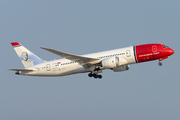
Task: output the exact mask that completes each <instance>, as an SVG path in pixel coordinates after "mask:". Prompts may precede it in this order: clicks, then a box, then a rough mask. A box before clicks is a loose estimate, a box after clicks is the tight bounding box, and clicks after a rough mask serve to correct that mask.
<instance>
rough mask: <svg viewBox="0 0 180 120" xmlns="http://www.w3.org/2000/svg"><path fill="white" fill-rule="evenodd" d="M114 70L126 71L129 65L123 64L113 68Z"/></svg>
mask: <svg viewBox="0 0 180 120" xmlns="http://www.w3.org/2000/svg"><path fill="white" fill-rule="evenodd" d="M112 70H113V71H114V72H120V71H126V70H129V65H122V66H119V67H116V68H113V69H112Z"/></svg>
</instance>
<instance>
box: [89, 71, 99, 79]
mask: <svg viewBox="0 0 180 120" xmlns="http://www.w3.org/2000/svg"><path fill="white" fill-rule="evenodd" d="M88 76H89V77H94V78H96V79H97V78H99V79H101V78H102V75H98V74H92V72H91V73H89V74H88Z"/></svg>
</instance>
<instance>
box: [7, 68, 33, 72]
mask: <svg viewBox="0 0 180 120" xmlns="http://www.w3.org/2000/svg"><path fill="white" fill-rule="evenodd" d="M8 70H12V71H24V72H31V71H34V69H8Z"/></svg>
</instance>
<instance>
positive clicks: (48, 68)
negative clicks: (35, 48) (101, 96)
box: [9, 42, 174, 79]
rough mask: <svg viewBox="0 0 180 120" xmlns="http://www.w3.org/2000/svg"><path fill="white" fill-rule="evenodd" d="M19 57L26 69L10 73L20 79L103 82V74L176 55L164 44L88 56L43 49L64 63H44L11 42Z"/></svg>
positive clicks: (139, 46)
mask: <svg viewBox="0 0 180 120" xmlns="http://www.w3.org/2000/svg"><path fill="white" fill-rule="evenodd" d="M11 44H12V46H13V47H14V49H15V51H16V53H17V55H18V56H19V58H20V60H21V62H22V64H23V65H24V67H25V68H23V69H9V70H13V71H17V72H16V74H18V75H28V76H65V75H71V74H77V73H86V72H89V74H88V76H89V77H94V78H100V79H101V78H102V75H100V74H99V73H102V70H104V69H110V70H113V71H114V72H120V71H126V70H128V69H129V65H130V64H135V63H141V62H147V61H152V60H159V63H158V64H159V66H161V65H162V63H161V61H162V60H164V59H167V58H168V56H170V55H172V54H174V51H173V49H171V48H169V47H168V46H166V45H164V44H143V45H137V46H131V47H126V48H121V49H115V50H110V51H104V52H98V53H93V54H86V55H74V54H69V53H65V52H61V51H58V50H54V49H50V48H44V47H40V48H41V49H44V50H47V51H49V52H52V53H54V54H56V55H59V56H61V57H62V58H63V59H58V60H54V61H44V60H42V59H40V58H39V57H38V56H36V55H35V54H33V53H32V52H31V51H29V50H28V49H26V48H25V47H24V46H22V45H21V44H19V43H18V42H12V43H11Z"/></svg>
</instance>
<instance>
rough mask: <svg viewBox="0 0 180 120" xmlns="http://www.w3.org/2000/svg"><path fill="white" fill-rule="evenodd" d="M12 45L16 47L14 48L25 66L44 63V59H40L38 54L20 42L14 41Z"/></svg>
mask: <svg viewBox="0 0 180 120" xmlns="http://www.w3.org/2000/svg"><path fill="white" fill-rule="evenodd" d="M11 45H12V46H13V47H14V50H15V51H16V53H17V55H18V56H19V58H20V60H21V62H22V64H23V65H24V67H25V68H29V67H32V66H34V65H37V64H40V63H43V60H42V59H40V58H39V57H38V56H36V55H35V54H33V53H32V52H31V51H29V50H28V49H26V48H25V47H24V46H22V45H21V44H19V43H18V42H12V43H11Z"/></svg>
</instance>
